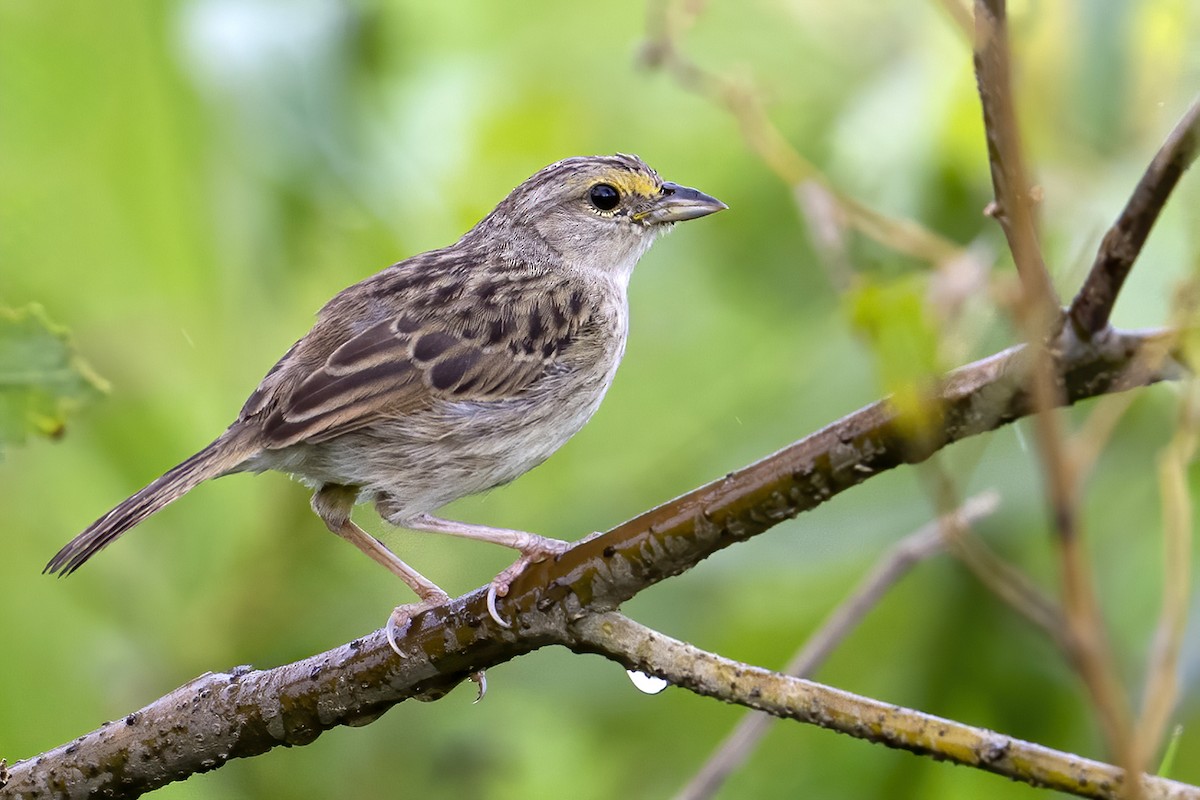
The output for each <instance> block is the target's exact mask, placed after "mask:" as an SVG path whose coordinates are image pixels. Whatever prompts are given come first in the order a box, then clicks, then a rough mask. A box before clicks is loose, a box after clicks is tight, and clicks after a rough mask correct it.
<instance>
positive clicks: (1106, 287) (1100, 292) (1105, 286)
mask: <svg viewBox="0 0 1200 800" xmlns="http://www.w3.org/2000/svg"><path fill="white" fill-rule="evenodd" d="M1197 152H1200V98H1197V99H1196V100H1193V101H1192V105H1191V107H1190V108H1188V110H1187V112H1186V113H1185V114H1184V115H1183V118H1182V119H1181V120H1179V122H1178V124H1176V125H1175V128H1174V130H1172V131H1171V135H1170V136H1168V137H1167V140H1166V141H1165V142H1163V145H1162V147H1160V148H1159V150H1158V153H1157V154H1156V155H1155V156H1154V160H1153V161H1151V162H1150V166H1149V167H1147V168H1146V172H1145V174H1144V175H1142V179H1141V180H1140V181H1138V185H1137V188H1136V189H1134V190H1133V194H1132V195H1131V196H1130V198H1129V202H1128V203H1126V204H1125V208H1124V209H1123V210H1122V211H1121V214H1120V216H1118V217H1117V221H1116V222H1114V223H1113V225H1112V227H1111V228H1109V229H1108V233H1106V234H1105V235H1104V240H1103V241H1102V242H1101V243H1100V251H1099V252H1098V253H1096V260H1095V261H1094V262H1092V269H1091V271H1090V272H1089V273H1088V276H1087V280H1086V281H1084V283H1083V287H1082V288H1080V290H1079V293H1078V294H1077V295H1075V299H1074V300H1072V301H1071V308H1070V310H1069V311H1068V316H1069V317H1070V320H1071V324H1072V325H1074V326H1075V330H1076V332H1077V333H1078V334H1079V335H1080V336H1083V337H1087V336H1091V335H1093V334H1095V333H1096V332H1097V331H1100V330H1103V329H1104V327H1105V326H1106V325H1108V320H1109V317H1110V316H1111V315H1112V310H1113V305H1114V304H1115V303H1116V302H1117V295H1118V294H1119V293H1120V291H1121V287H1122V285H1124V283H1125V278H1126V277H1128V276H1129V271H1130V270H1131V269H1132V268H1133V262H1134V261H1135V260H1136V259H1137V257H1138V254H1139V253H1141V252H1142V247H1143V245H1145V243H1146V237H1147V236H1149V235H1150V229H1151V228H1153V227H1154V223H1155V221H1157V220H1158V215H1159V213H1160V212H1161V211H1162V209H1163V206H1165V205H1166V202H1167V198H1168V197H1170V195H1171V191H1172V190H1173V189H1174V188H1175V184H1176V183H1178V182H1179V178H1180V177H1181V176H1182V175H1183V173H1184V171H1185V170H1186V169H1187V168H1188V167H1189V166H1191V164H1192V162H1193V161H1195V160H1196V154H1197Z"/></svg>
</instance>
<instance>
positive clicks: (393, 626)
mask: <svg viewBox="0 0 1200 800" xmlns="http://www.w3.org/2000/svg"><path fill="white" fill-rule="evenodd" d="M411 609H412V606H396V608H395V609H394V610H393V611H392V615H391V616H390V617H388V621H387V640H388V644H390V645H391V646H392V649H393V650H395V651H396V655H398V656H400V657H401V658H408V656H407V655H405V654H404V653H403V652H402V651H401V650H400V645H398V644H396V638H397V636H398V635H399V634H400V633H402V632H403V630H404V629H405V628H407V627H408V623H410V622H412V611H411ZM397 618H399V620H400V621H399V622H398V621H397Z"/></svg>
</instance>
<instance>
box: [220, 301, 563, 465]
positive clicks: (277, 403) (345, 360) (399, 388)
mask: <svg viewBox="0 0 1200 800" xmlns="http://www.w3.org/2000/svg"><path fill="white" fill-rule="evenodd" d="M489 299H490V298H489ZM523 300H524V302H522V303H520V305H516V306H514V305H510V304H507V303H503V302H499V303H498V302H494V301H492V302H480V303H476V304H473V305H472V306H471V307H468V308H463V306H461V305H458V304H455V306H457V307H446V306H443V307H440V308H439V307H436V306H427V307H425V308H421V307H420V306H419V305H418V304H415V303H414V304H411V305H409V306H408V309H409V310H408V311H407V312H406V313H405V315H404V316H401V317H389V318H386V319H383V320H382V321H379V322H377V323H375V324H373V325H371V326H369V327H367V328H365V329H361V330H359V331H358V332H357V333H354V334H352V335H348V336H340V337H339V336H336V335H331V334H332V332H331V331H328V330H322V324H321V323H322V322H323V321H324V319H323V320H321V321H318V324H317V327H316V328H314V330H313V332H312V333H310V334H309V336H307V337H305V339H303V340H301V341H300V342H299V343H298V344H297V346H296V347H294V348H293V349H292V350H291V351H289V354H288V356H286V357H285V361H286V362H288V363H282V364H281V365H278V366H277V367H276V368H275V369H273V370H272V371H271V373H269V374H268V376H267V378H266V379H265V380H264V382H263V385H262V386H261V387H260V388H259V390H258V391H257V392H255V395H254V396H253V397H252V398H251V402H248V403H247V405H246V408H245V409H244V410H243V416H249V415H257V414H263V415H265V416H264V417H263V423H262V427H261V431H262V436H263V445H264V446H265V447H267V448H270V449H276V448H282V447H287V446H289V445H293V444H296V443H299V442H302V441H304V442H312V443H317V442H322V441H327V440H328V439H331V438H333V437H335V436H338V435H341V434H343V433H347V432H349V431H352V430H355V429H357V428H360V427H362V426H364V425H368V424H370V423H371V422H373V421H375V420H378V419H380V418H382V417H386V416H392V417H394V416H397V415H402V414H406V413H412V412H414V411H417V410H419V409H421V408H423V407H426V406H427V405H428V404H430V403H432V402H435V401H436V400H438V399H442V400H471V401H478V402H485V401H488V400H496V399H501V398H504V397H510V396H513V395H515V394H518V393H519V392H521V391H522V390H524V389H525V388H526V387H528V386H529V385H531V384H533V383H534V382H535V381H537V379H538V378H539V377H540V376H541V375H543V374H544V373H545V371H546V368H547V367H548V366H549V365H551V364H552V363H553V362H554V361H555V360H556V359H558V358H559V357H560V355H561V354H562V352H563V351H564V350H565V349H566V348H568V347H569V346H570V343H571V340H572V337H573V336H575V334H576V333H577V332H578V330H579V327H580V325H581V323H583V322H585V321H586V320H584V319H582V318H581V315H580V314H579V313H578V311H577V309H578V308H579V306H580V304H581V300H580V293H579V292H578V291H570V290H568V287H565V286H563V287H557V290H556V291H552V292H546V293H542V294H541V295H538V296H535V297H534V298H533V299H532V302H531V301H530V298H529V295H528V293H524V297H523ZM414 306H415V307H416V309H417V310H414ZM572 312H574V313H572ZM322 316H323V318H324V317H325V315H324V314H323V315H322ZM329 316H330V317H334V316H335V315H329ZM337 316H340V317H341V318H345V317H344V315H337ZM322 342H328V343H329V344H326V345H325V346H324V349H325V351H326V352H328V355H327V356H326V357H325V358H324V359H322V360H317V359H315V358H314V355H317V354H316V353H314V350H316V349H320V348H321V344H322ZM331 345H335V346H333V347H332V349H331V350H330V346H331ZM308 364H311V366H307V365H308Z"/></svg>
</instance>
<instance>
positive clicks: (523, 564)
mask: <svg viewBox="0 0 1200 800" xmlns="http://www.w3.org/2000/svg"><path fill="white" fill-rule="evenodd" d="M526 535H527V536H530V541H529V542H528V543H527V544H526V545H525V546H524V547H521V548H520V550H521V557H520V558H518V559H517V560H516V561H514V562H513V563H512V564H510V565H509V566H508V567H507V568H506V569H505V570H504V571H503V572H501V573H500V574H499V575H497V576H496V577H495V578H493V579H492V582H491V585H489V586H488V593H487V610H488V615H489V616H491V618H492V619H494V620H496V623H497V624H498V625H500V626H501V627H504V628H511V627H512V624H511V623H509V622H508V621H507V620H505V619H504V617H502V616H500V612H499V611H497V610H496V599H497V598H500V597H505V596H506V595H507V594H508V590H509V587H510V586H512V582H513V581H515V580H516V579H517V576H519V575H520V574H521V573H522V572H524V571H525V570H526V569H527V568H528V567H529V565H530V564H536V563H538V562H539V561H545V560H546V559H548V558H554V557H556V556H560V555H562V554H563V553H565V552H567V550H569V549H571V547H573V544H572V543H571V542H564V541H562V540H561V539H550V538H548V537H545V536H533V535H532V534H526Z"/></svg>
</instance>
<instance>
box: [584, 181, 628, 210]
mask: <svg viewBox="0 0 1200 800" xmlns="http://www.w3.org/2000/svg"><path fill="white" fill-rule="evenodd" d="M588 200H590V201H591V203H592V205H594V206H595V207H596V208H598V209H600V210H601V211H612V210H613V209H614V208H616V207H617V203H619V202H621V193H620V192H618V191H617V187H615V186H613V185H612V184H610V183H597V184H596V185H595V186H593V187H592V188H591V189H588Z"/></svg>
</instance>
